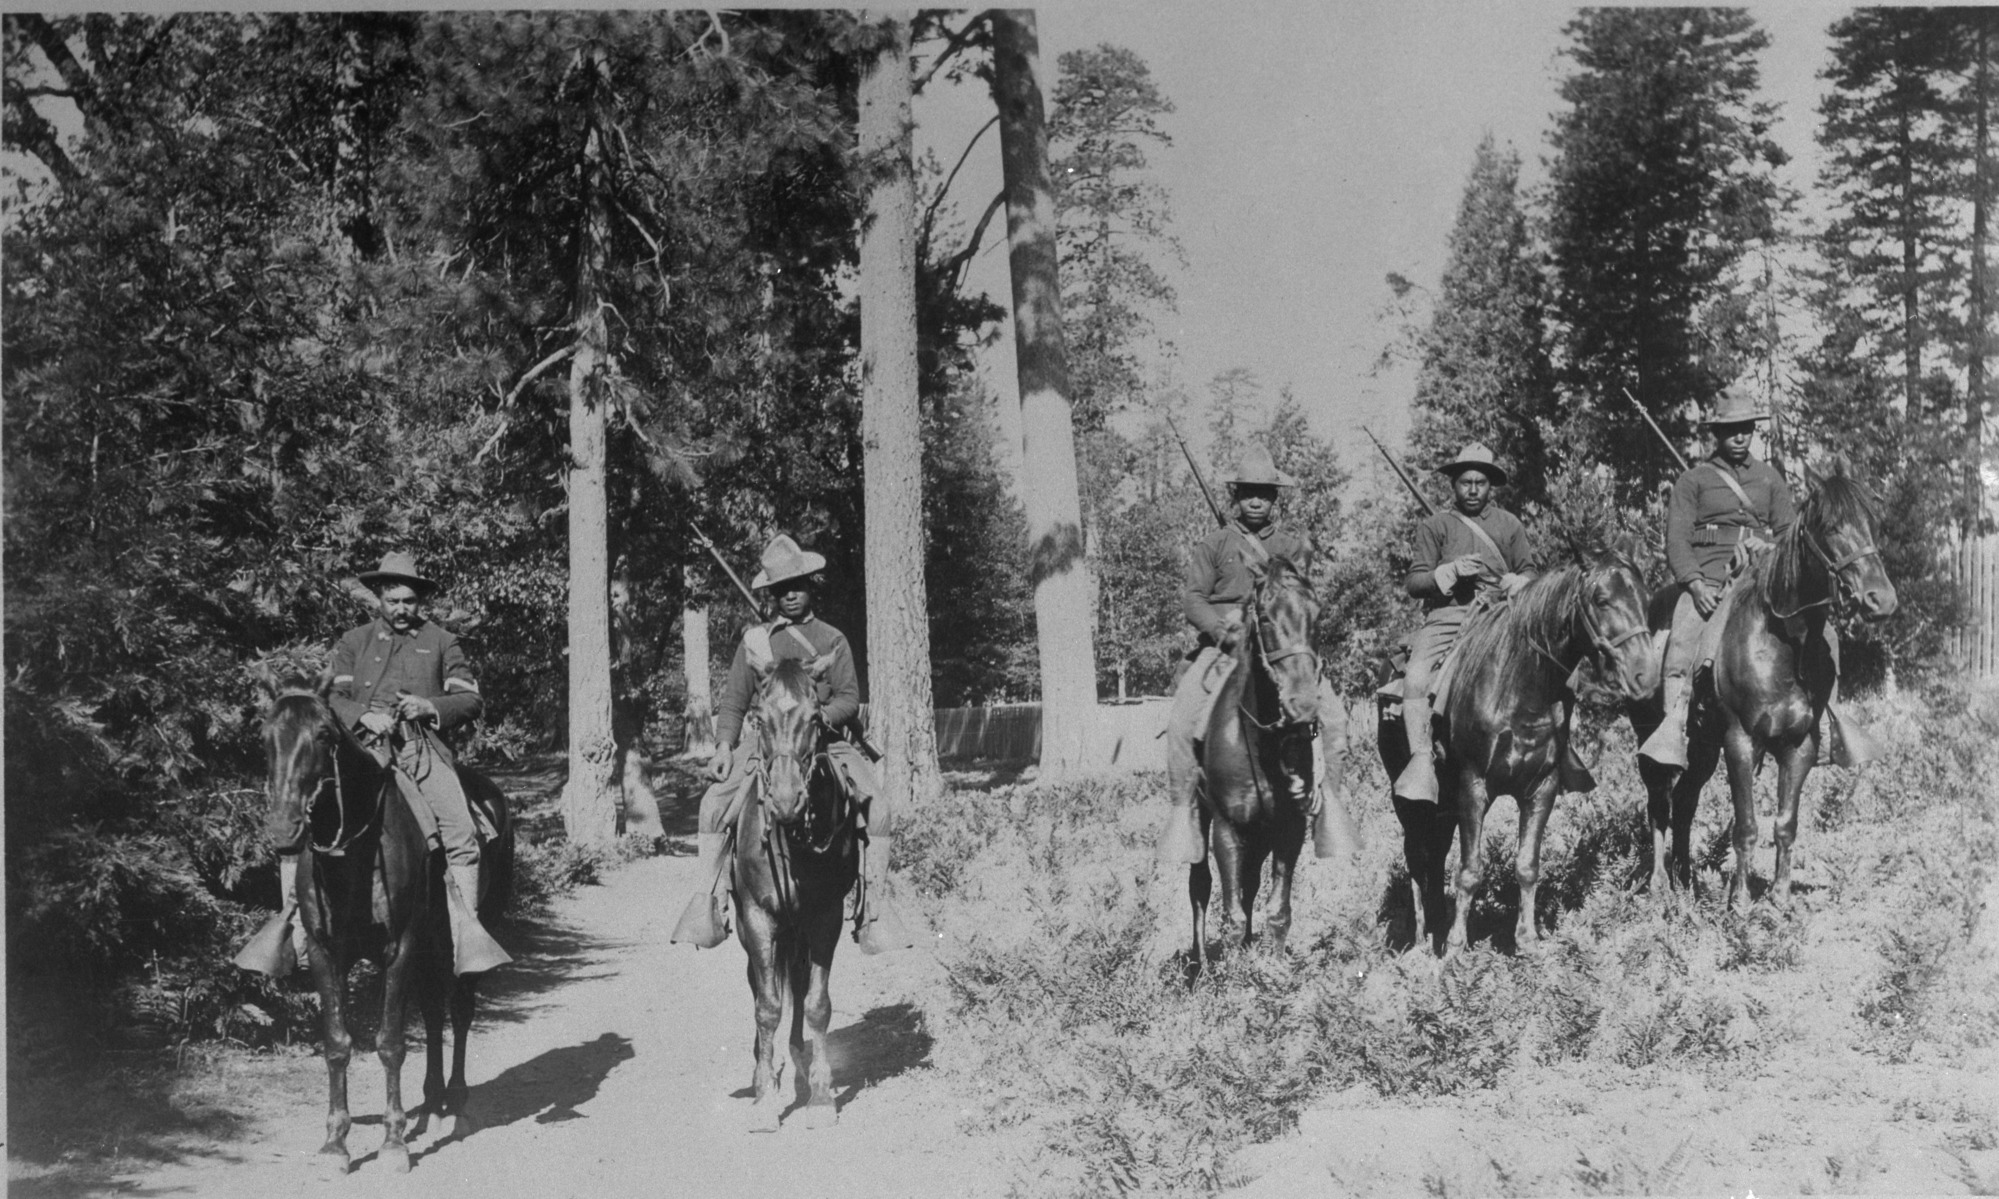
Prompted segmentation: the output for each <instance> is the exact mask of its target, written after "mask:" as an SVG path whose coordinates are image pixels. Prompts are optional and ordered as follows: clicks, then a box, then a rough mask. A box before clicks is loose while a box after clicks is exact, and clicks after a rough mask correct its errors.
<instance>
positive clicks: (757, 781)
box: [745, 713, 854, 908]
mask: <svg viewBox="0 0 1999 1199" xmlns="http://www.w3.org/2000/svg"><path fill="white" fill-rule="evenodd" d="M750 720H751V721H752V722H754V723H755V724H756V726H757V736H758V739H759V742H760V743H761V744H763V745H764V747H765V749H766V752H765V753H761V754H752V755H751V756H750V758H749V760H748V762H747V763H745V768H746V769H747V770H748V771H749V772H750V781H751V784H752V785H753V786H755V787H756V789H757V799H756V802H757V806H758V807H759V808H761V809H762V810H763V813H764V820H763V848H764V855H765V857H766V858H767V859H768V860H769V862H770V867H771V880H772V883H773V885H774V886H775V887H776V888H777V894H778V902H779V903H780V904H781V905H782V906H784V907H786V908H794V907H796V906H797V904H798V890H797V886H798V884H797V880H796V879H795V878H794V877H793V872H792V869H791V862H792V850H793V841H794V839H796V840H798V841H799V845H798V846H797V847H798V848H800V849H803V850H804V851H805V852H806V853H809V854H811V855H813V856H815V857H817V856H823V855H824V854H826V853H828V852H829V851H831V849H832V847H833V842H834V840H835V839H836V838H838V837H839V835H840V833H841V832H842V831H843V830H845V829H846V828H847V827H848V826H849V825H850V824H851V823H852V821H853V815H854V805H853V804H852V803H851V802H849V801H848V800H847V799H846V798H845V788H844V787H842V788H841V794H842V798H841V800H840V801H839V802H838V803H837V804H836V805H835V814H834V817H833V819H832V820H830V821H828V822H827V827H826V828H824V829H823V830H819V831H818V832H816V833H815V825H816V823H817V822H816V821H814V819H813V807H812V799H811V788H812V780H813V778H814V776H816V775H817V774H818V773H819V772H820V770H821V769H825V770H829V771H830V770H832V769H833V755H831V754H830V753H828V752H826V751H825V750H824V749H815V750H813V751H812V753H810V754H809V755H807V756H806V757H804V758H802V759H792V760H793V761H795V762H796V763H797V764H798V769H799V773H800V774H801V775H802V776H803V785H804V787H805V788H806V801H805V810H804V812H803V814H802V818H801V819H800V821H799V824H798V828H797V831H795V832H794V831H792V830H791V829H788V828H786V827H785V826H783V825H780V824H779V823H778V822H777V821H776V820H774V819H772V818H771V812H770V805H769V802H768V801H767V799H766V797H767V796H768V795H769V794H770V762H771V758H770V755H769V753H768V752H767V751H768V744H769V741H768V732H767V729H766V728H765V723H766V722H765V721H764V720H763V719H762V717H761V715H760V714H754V713H753V714H752V715H751V716H750ZM812 723H813V727H814V729H815V730H816V731H815V733H814V735H813V744H814V745H818V744H821V743H822V742H823V740H824V734H825V727H824V725H823V724H821V722H820V720H819V718H818V717H817V716H816V715H815V716H814V717H813V720H812ZM835 785H838V780H837V778H836V779H835Z"/></svg>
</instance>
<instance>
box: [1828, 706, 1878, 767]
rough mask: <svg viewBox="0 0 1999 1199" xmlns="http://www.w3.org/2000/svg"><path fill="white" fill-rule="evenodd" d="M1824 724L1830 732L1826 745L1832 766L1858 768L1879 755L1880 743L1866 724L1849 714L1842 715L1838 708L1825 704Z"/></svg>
mask: <svg viewBox="0 0 1999 1199" xmlns="http://www.w3.org/2000/svg"><path fill="white" fill-rule="evenodd" d="M1825 716H1826V720H1825V722H1826V725H1827V726H1828V731H1829V732H1830V733H1831V736H1830V738H1828V740H1830V742H1831V745H1830V746H1828V749H1829V751H1830V757H1831V759H1832V764H1833V765H1834V766H1839V767H1843V768H1844V769H1847V770H1858V769H1860V768H1861V767H1862V766H1865V765H1867V764H1868V763H1869V762H1872V761H1873V760H1874V759H1875V758H1878V757H1880V756H1881V744H1880V742H1879V741H1877V740H1876V739H1875V737H1874V734H1873V733H1871V732H1868V731H1867V726H1866V725H1863V724H1861V723H1860V722H1859V721H1857V720H1855V719H1853V718H1852V717H1850V716H1842V715H1840V713H1839V709H1838V708H1837V707H1834V706H1833V705H1831V704H1827V705H1826V710H1825Z"/></svg>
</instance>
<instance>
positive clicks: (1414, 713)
mask: <svg viewBox="0 0 1999 1199" xmlns="http://www.w3.org/2000/svg"><path fill="white" fill-rule="evenodd" d="M1470 616H1471V605H1470V604H1447V605H1445V606H1444V607H1441V608H1433V609H1431V610H1430V612H1429V613H1428V614H1427V615H1425V616H1424V617H1423V624H1422V627H1421V628H1419V629H1417V630H1416V632H1415V635H1414V636H1412V637H1410V638H1409V665H1408V667H1407V668H1406V669H1405V670H1404V671H1403V675H1402V724H1403V729H1404V731H1405V732H1406V733H1407V734H1408V736H1409V752H1410V753H1412V754H1416V755H1419V756H1424V755H1427V754H1428V753H1429V752H1430V722H1429V720H1428V719H1427V718H1428V716H1429V713H1430V684H1431V682H1432V680H1433V679H1434V678H1435V677H1436V674H1437V668H1438V667H1439V666H1442V665H1443V664H1444V659H1445V658H1446V657H1447V656H1449V654H1450V652H1451V647H1452V646H1454V645H1456V644H1457V643H1458V634H1460V633H1462V632H1464V628H1465V621H1466V620H1467V619H1469V618H1470Z"/></svg>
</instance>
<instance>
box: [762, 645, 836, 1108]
mask: <svg viewBox="0 0 1999 1199" xmlns="http://www.w3.org/2000/svg"><path fill="white" fill-rule="evenodd" d="M830 663H831V659H830V658H823V659H819V660H815V661H813V662H811V663H809V664H808V663H803V662H798V661H795V660H781V661H778V662H776V663H774V664H771V665H769V666H766V667H764V668H762V673H763V681H762V683H761V684H760V685H759V687H758V689H757V698H756V706H755V709H754V711H753V712H752V713H751V716H750V719H751V720H752V721H754V722H755V724H756V726H757V727H756V728H755V729H754V730H753V731H752V735H754V736H759V737H760V738H761V745H762V753H761V756H760V757H753V758H752V759H751V760H750V763H749V767H748V769H749V770H750V772H751V774H750V777H749V779H748V781H747V787H748V792H747V794H746V795H745V797H744V802H743V811H742V816H741V818H740V819H739V820H738V822H737V825H736V853H735V855H734V857H735V871H734V875H733V879H732V882H733V885H734V890H735V907H736V917H737V918H736V936H737V939H738V940H740V941H741V942H742V943H743V950H744V952H746V953H748V954H749V959H750V992H751V994H752V995H753V996H754V998H755V1000H756V1009H757V1043H756V1070H755V1073H754V1074H753V1076H752V1078H751V1087H752V1089H753V1090H754V1091H755V1093H756V1106H755V1108H754V1109H753V1110H752V1114H751V1120H750V1127H751V1129H752V1131H756V1132H775V1131H777V1126H778V1117H779V1115H780V1114H781V1113H782V1112H783V1111H784V1108H785V1101H784V1097H783V1095H782V1094H780V1093H779V1082H780V1080H781V1078H782V1074H783V1068H782V1066H781V1065H780V1064H779V1062H778V1048H777V1045H778V1041H777V1032H778V1023H779V1022H780V1021H781V1020H782V1019H783V1017H784V1003H785V997H786V995H787V994H789V996H790V998H791V1049H792V1053H793V1056H794V1058H795V1060H796V1063H797V1067H798V1072H799V1078H800V1079H801V1080H802V1081H803V1084H804V1090H805V1107H804V1110H803V1111H802V1112H801V1113H800V1118H801V1119H802V1120H803V1121H804V1123H805V1126H806V1127H808V1128H824V1127H827V1126H829V1125H831V1124H832V1123H833V1122H834V1121H835V1119H836V1118H837V1114H836V1111H835V1109H834V1106H833V1068H832V1063H831V1062H830V1061H829V1060H828V1059H827V1046H826V1026H827V1024H828V1023H829V1022H831V1020H832V1018H833V998H832V995H831V993H830V992H829V991H828V990H827V986H826V984H827V978H828V977H829V976H830V975H831V974H832V971H833V951H834V950H835V949H837V948H839V945H840V927H841V924H842V923H843V920H842V904H843V901H844V900H845V899H846V896H847V892H848V891H849V890H851V889H852V888H853V886H854V880H855V879H856V878H857V877H858V876H859V873H860V837H859V830H858V826H857V823H856V817H857V814H858V813H857V810H856V807H855V804H854V802H853V800H852V798H851V795H850V792H849V790H848V788H847V787H845V786H843V785H842V784H841V782H840V780H839V779H838V777H837V774H836V771H835V769H834V766H833V763H832V759H831V758H830V757H828V756H827V754H826V753H825V752H824V751H823V750H822V749H821V748H820V746H821V743H822V740H823V738H824V737H825V735H826V728H825V723H824V722H823V721H822V720H821V719H820V715H819V692H818V688H817V686H816V685H815V680H816V679H817V677H818V675H819V674H820V673H822V672H823V671H824V670H825V669H826V667H827V666H828V665H830Z"/></svg>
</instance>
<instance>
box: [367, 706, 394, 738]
mask: <svg viewBox="0 0 1999 1199" xmlns="http://www.w3.org/2000/svg"><path fill="white" fill-rule="evenodd" d="M361 727H362V728H364V729H367V730H368V732H369V733H371V734H373V735H374V736H377V737H386V736H388V735H389V730H390V729H392V728H395V727H396V718H395V717H393V716H391V715H389V714H388V713H387V712H363V713H361Z"/></svg>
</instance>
